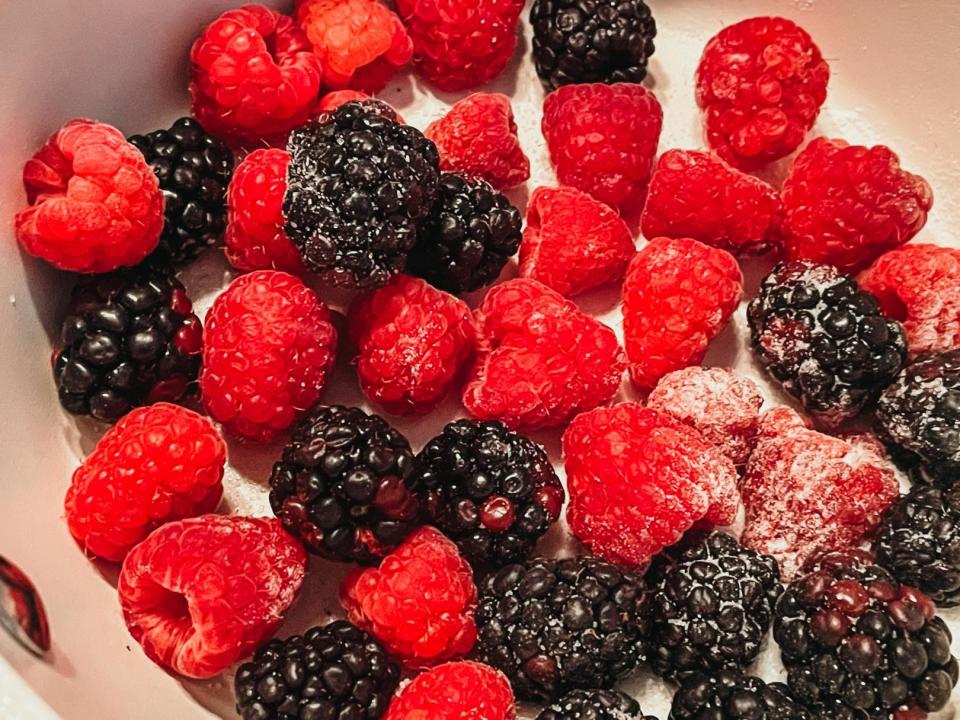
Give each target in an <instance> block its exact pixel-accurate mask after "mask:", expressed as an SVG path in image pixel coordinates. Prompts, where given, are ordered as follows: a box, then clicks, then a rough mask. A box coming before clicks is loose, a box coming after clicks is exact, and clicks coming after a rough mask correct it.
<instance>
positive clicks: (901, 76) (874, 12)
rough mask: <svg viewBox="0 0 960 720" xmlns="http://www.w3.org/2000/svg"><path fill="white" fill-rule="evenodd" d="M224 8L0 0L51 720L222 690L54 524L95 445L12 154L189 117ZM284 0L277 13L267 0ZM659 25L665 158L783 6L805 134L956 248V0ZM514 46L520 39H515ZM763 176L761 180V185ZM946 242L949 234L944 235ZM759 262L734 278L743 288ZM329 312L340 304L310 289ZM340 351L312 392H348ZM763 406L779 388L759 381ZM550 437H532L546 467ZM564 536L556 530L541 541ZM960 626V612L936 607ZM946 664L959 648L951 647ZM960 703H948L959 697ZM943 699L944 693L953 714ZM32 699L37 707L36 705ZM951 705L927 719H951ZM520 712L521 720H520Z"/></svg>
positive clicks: (716, 5) (22, 436) (8, 548)
mask: <svg viewBox="0 0 960 720" xmlns="http://www.w3.org/2000/svg"><path fill="white" fill-rule="evenodd" d="M237 4H239V1H238V0H165V2H146V1H141V2H136V1H133V2H131V1H129V0H84V1H83V2H77V1H76V0H39V2H36V1H30V0H5V2H0V48H2V53H3V63H4V66H3V71H2V81H0V128H2V131H0V218H2V220H0V223H2V224H0V232H2V235H3V241H2V242H0V258H2V262H0V299H3V300H4V302H2V303H0V338H2V350H3V351H2V352H0V378H2V381H0V382H2V392H0V398H2V403H0V407H2V410H3V418H4V420H5V422H4V427H3V432H2V433H0V456H2V457H3V459H4V462H5V467H6V471H5V473H4V474H3V476H2V480H0V483H2V487H3V504H2V509H0V553H3V554H5V555H9V556H10V557H11V558H13V559H14V560H15V561H16V562H17V563H18V564H19V565H20V566H22V567H23V568H24V570H25V571H26V572H27V573H28V574H29V575H30V576H31V577H32V579H33V580H34V582H35V583H36V584H37V586H38V587H39V588H40V590H41V592H42V593H43V596H44V600H45V602H46V605H47V608H48V610H49V613H50V622H51V629H52V634H53V643H54V646H53V651H52V653H51V655H50V658H49V660H48V661H46V662H40V661H37V660H35V659H34V658H33V657H32V656H30V655H28V654H27V653H26V652H25V651H21V650H20V649H19V648H18V647H16V646H15V645H13V644H11V643H9V642H3V640H2V639H0V655H2V656H3V657H5V658H6V660H7V661H8V662H9V664H10V666H11V667H12V668H13V669H15V670H16V671H17V672H19V673H20V674H21V675H22V677H23V678H24V679H25V680H26V682H27V683H29V685H31V686H32V687H33V688H34V689H35V690H36V691H37V692H38V693H39V694H40V695H42V696H43V697H44V698H45V699H46V700H47V702H49V704H50V705H51V706H52V707H53V708H54V709H55V710H56V711H57V713H59V714H60V715H61V716H62V717H64V718H67V719H68V720H72V719H74V718H83V719H85V718H99V719H100V720H115V719H116V720H120V719H121V718H123V719H126V718H138V719H143V720H161V719H163V720H167V719H169V718H174V717H175V718H183V719H184V720H187V719H189V720H192V719H194V718H211V717H235V715H234V714H233V711H232V698H231V691H230V678H229V677H227V676H225V677H224V678H221V679H216V680H213V681H210V682H183V681H179V680H177V679H175V678H172V677H170V676H168V675H165V674H164V673H163V672H161V671H160V670H158V669H157V668H156V667H155V666H153V665H152V664H151V663H150V662H149V661H148V660H147V659H146V658H145V657H144V656H143V654H142V653H141V652H140V650H139V648H138V647H137V646H136V644H135V643H134V642H133V641H132V640H131V638H130V637H129V635H128V634H127V632H126V630H125V628H124V626H123V621H122V619H121V616H120V612H119V608H118V604H117V601H116V596H115V591H114V588H113V585H114V581H115V576H116V570H115V568H114V567H110V566H108V565H97V564H94V563H90V562H88V561H87V560H85V559H84V557H83V555H82V554H81V553H80V552H79V551H78V550H77V548H76V546H75V545H74V544H73V542H72V541H71V540H70V537H69V535H68V533H67V530H66V527H65V524H64V523H63V521H62V500H63V494H64V492H65V490H66V487H67V485H68V483H69V478H70V473H71V471H72V469H73V468H74V467H75V466H76V465H77V464H78V462H79V460H80V459H81V457H82V456H83V454H84V452H86V451H88V450H89V449H90V447H92V445H93V443H94V442H95V441H96V437H97V431H96V429H95V428H94V427H93V426H92V425H90V424H87V423H83V422H80V423H78V422H76V421H75V420H74V419H72V418H70V417H68V416H67V415H65V414H64V413H62V412H61V411H60V409H59V406H58V404H57V401H56V395H55V391H54V386H53V382H52V381H51V379H50V371H49V366H48V358H49V355H50V351H51V347H52V338H54V337H55V336H56V334H57V332H58V329H57V328H58V318H59V313H60V309H61V307H62V301H63V299H64V298H65V296H66V294H67V293H68V291H69V288H70V286H71V283H72V280H71V279H70V278H69V277H67V276H65V275H61V274H58V273H56V272H54V271H52V270H50V269H49V268H47V267H44V266H43V265H42V264H41V263H39V262H37V261H34V260H33V259H31V258H27V257H24V256H22V255H21V254H20V253H19V252H18V251H17V248H16V246H15V243H14V241H13V238H12V217H13V213H14V212H15V210H16V209H17V208H18V207H19V206H20V205H21V204H22V203H23V201H24V199H23V193H22V189H21V185H20V181H19V174H20V168H21V166H22V163H23V162H24V160H25V159H26V158H27V157H29V155H30V154H31V153H32V152H33V151H34V150H35V149H36V148H37V147H38V146H39V145H40V143H41V142H42V141H43V140H44V139H45V138H46V136H47V135H48V134H49V133H50V132H52V131H53V130H55V129H56V128H57V127H58V126H59V125H61V124H62V123H63V122H65V121H66V120H68V119H70V118H72V117H75V116H88V117H94V118H97V119H99V120H103V121H105V122H110V123H112V124H114V125H116V126H118V127H120V128H121V129H122V130H123V131H124V132H125V133H127V134H130V133H133V132H141V131H148V130H151V129H154V128H157V127H161V126H166V124H167V123H168V122H169V121H171V120H173V119H174V118H175V117H177V116H178V115H180V114H182V113H183V111H184V110H185V109H186V103H187V100H186V90H185V88H186V58H187V53H188V49H189V44H190V42H191V41H192V39H193V37H194V36H195V35H196V33H197V32H198V31H199V29H200V27H201V26H202V25H203V23H204V22H207V21H209V20H210V19H212V18H213V17H214V16H216V15H217V14H218V12H220V11H222V10H223V9H225V8H227V7H230V6H233V5H237ZM273 4H281V3H273ZM651 4H652V5H653V8H654V12H655V15H656V17H657V21H658V25H659V32H660V34H659V37H658V41H657V52H656V55H655V56H654V60H653V62H652V64H651V75H652V79H651V83H650V84H651V86H652V87H653V88H654V89H655V90H656V93H657V95H658V96H659V98H660V101H661V103H663V105H664V110H665V122H664V133H663V138H662V141H661V150H666V149H669V148H672V147H683V148H695V147H701V146H702V141H701V135H700V130H699V121H698V117H697V113H696V109H695V106H694V102H693V71H694V68H695V66H696V62H697V59H698V57H699V54H700V51H701V50H702V48H703V45H704V44H705V43H706V41H707V39H708V38H709V37H710V36H711V35H713V34H714V33H715V32H716V31H717V30H719V29H720V28H721V27H723V26H724V25H725V24H729V23H731V22H735V21H737V20H740V19H743V18H746V17H750V16H753V15H760V14H781V15H785V16H788V17H791V18H794V19H796V20H797V21H799V22H800V23H801V24H802V25H804V26H805V27H806V28H807V29H808V30H809V31H810V32H811V34H812V35H813V36H814V38H815V39H816V40H817V42H818V43H819V45H820V47H821V48H822V50H823V52H824V54H825V56H826V57H827V58H828V59H829V60H830V63H831V68H832V78H831V84H830V94H829V98H828V100H827V105H826V107H825V109H824V111H823V113H822V115H821V118H820V121H819V122H818V124H817V127H816V129H815V133H817V134H826V135H831V136H841V137H843V138H845V139H846V140H848V141H851V142H856V143H863V144H871V143H881V142H882V143H885V144H888V145H890V146H892V147H893V148H894V149H895V150H897V151H898V152H899V153H900V155H901V158H902V160H903V164H904V166H905V167H906V168H908V169H910V170H912V171H915V172H918V173H921V174H923V175H924V176H925V177H926V178H927V179H928V180H929V181H930V182H931V184H932V185H933V188H934V193H935V197H936V205H935V208H934V211H933V214H932V216H931V219H930V222H929V224H928V226H927V228H926V229H925V230H924V231H923V233H922V234H921V239H923V240H925V241H928V242H936V243H940V244H945V245H946V244H957V240H956V236H955V228H956V226H957V224H958V223H960V164H958V160H957V158H958V156H960V91H958V89H957V79H956V68H957V67H960V44H958V43H957V38H958V37H960V2H956V1H955V0H884V1H883V2H880V1H879V0H829V1H828V0H792V1H791V0H723V1H722V2H711V1H709V0H652V2H651ZM525 33H526V34H527V35H529V28H526V27H525ZM529 48H530V43H529V37H528V38H527V39H526V40H525V41H524V42H521V46H520V49H519V50H518V53H517V56H516V57H515V59H514V61H513V62H512V63H511V65H510V67H509V68H508V70H507V72H506V73H505V74H504V75H503V76H502V77H501V78H499V79H498V81H497V82H496V83H495V84H494V85H493V89H495V90H498V91H502V92H505V93H507V94H508V95H511V96H512V98H513V104H514V111H515V113H516V115H517V120H518V124H519V126H520V137H521V142H522V144H523V147H524V149H525V150H526V151H527V153H528V154H529V156H530V159H531V161H532V166H533V177H532V178H531V180H530V182H529V183H528V185H527V188H526V189H525V190H521V191H519V192H516V193H513V199H514V201H515V202H517V203H518V204H519V205H520V206H521V207H522V206H523V204H524V203H525V198H526V196H527V194H528V191H532V189H533V188H535V187H536V186H537V185H538V184H544V183H551V182H553V180H554V178H553V175H552V171H551V170H550V168H549V164H548V162H547V157H546V150H545V148H544V143H543V140H542V138H541V136H540V132H539V122H540V105H541V101H542V97H543V93H542V91H541V89H540V85H539V83H538V81H537V78H536V75H535V73H534V71H533V67H532V64H531V63H530V60H529ZM381 96H382V97H383V98H384V99H385V100H387V101H389V102H391V103H392V104H394V105H395V106H396V107H397V108H398V109H399V110H400V111H401V112H402V114H403V115H404V117H405V118H406V119H407V121H408V122H410V123H412V124H414V125H417V126H418V127H421V128H422V127H425V125H426V123H427V122H428V121H430V120H431V119H433V118H435V117H438V116H440V115H441V114H442V113H443V112H444V109H445V108H446V107H447V105H449V104H450V103H452V102H453V101H454V100H456V99H457V98H458V97H460V95H451V94H439V95H438V94H436V93H434V92H432V91H431V90H430V89H429V88H426V87H423V86H421V85H420V84H419V83H418V82H417V81H416V80H415V79H414V78H413V77H412V76H410V75H404V76H402V77H400V78H398V79H397V81H396V83H394V85H393V86H392V87H391V88H390V89H388V90H387V91H386V92H384V93H383V94H382V95H381ZM775 174H776V173H775V172H774V173H772V175H775ZM952 230H953V231H952ZM225 267H226V266H225V265H224V264H223V263H222V262H219V261H218V260H216V259H212V260H209V261H207V262H205V263H203V265H202V266H200V267H197V268H195V270H194V271H192V272H191V273H190V275H189V277H188V279H187V280H188V285H189V286H190V290H191V292H192V294H193V295H194V297H195V298H196V297H197V293H199V294H201V295H203V300H202V301H201V302H200V303H199V305H200V306H201V307H202V308H203V309H205V308H206V307H207V306H208V305H209V301H210V299H211V295H212V293H213V292H214V291H215V290H216V289H218V288H219V287H221V285H222V284H223V282H224V281H225V279H226V276H225V274H224V271H225ZM765 267H766V266H765V265H764V263H763V262H761V263H759V264H757V263H754V264H750V265H748V266H746V267H745V271H746V275H747V279H748V282H747V286H748V293H751V294H752V293H753V292H754V291H755V288H756V284H757V281H758V280H759V277H760V276H761V275H762V273H763V271H764V269H765ZM323 294H324V296H325V297H326V298H327V299H328V300H329V301H331V303H332V304H334V305H338V306H340V307H342V304H343V302H344V300H345V297H344V296H343V295H342V294H341V295H334V294H331V293H327V292H325V293H323ZM581 305H582V306H583V307H584V308H585V309H586V310H588V311H590V312H593V313H595V314H597V315H600V316H606V317H607V319H609V320H610V321H611V322H612V323H615V322H616V316H617V312H616V310H615V309H614V308H615V305H616V290H615V289H612V290H609V289H608V290H601V291H598V292H595V293H591V294H588V295H587V296H585V297H583V298H582V299H581ZM744 335H745V323H744V321H743V315H742V311H741V312H740V313H738V316H737V318H736V322H735V325H734V327H732V328H731V329H730V330H728V331H727V332H726V333H724V335H723V336H722V338H721V339H720V340H719V341H718V342H717V344H716V346H715V347H714V348H712V349H711V352H710V354H709V355H708V358H707V360H708V363H710V364H717V365H735V366H737V367H738V368H740V369H742V370H743V371H744V372H746V373H747V374H749V375H751V376H753V377H755V378H758V379H760V380H762V381H763V380H764V378H763V376H762V374H761V373H760V372H759V370H758V368H756V367H755V366H754V365H753V364H752V363H751V360H750V355H749V351H748V350H747V346H746V344H745V342H744ZM346 360H347V359H346V358H344V357H341V358H340V360H339V362H338V370H337V373H336V375H335V376H334V378H333V380H332V382H331V385H330V388H329V390H328V391H327V392H326V394H325V396H324V399H325V400H326V401H331V402H333V401H340V402H357V401H358V400H359V398H360V396H359V393H358V392H357V389H356V382H355V380H354V379H353V375H352V372H351V370H350V368H349V365H348V363H347V362H346ZM767 388H768V390H769V396H770V398H771V399H772V400H776V401H778V402H782V401H783V396H782V395H781V394H780V393H779V392H778V391H776V390H775V389H772V388H770V387H769V386H767ZM461 412H462V408H460V406H459V404H458V403H457V402H456V401H455V400H450V401H449V402H448V403H446V404H445V405H444V406H443V408H441V410H440V411H438V412H437V413H434V414H433V415H431V416H430V417H428V418H427V419H425V420H421V421H414V422H398V423H397V425H398V427H400V428H401V429H402V430H403V431H404V432H406V433H407V435H408V436H409V437H410V439H411V441H412V442H413V444H414V446H415V448H416V449H419V447H420V446H421V445H422V444H423V443H424V441H426V440H427V439H428V438H429V437H431V436H432V435H433V434H435V433H436V432H437V431H438V430H439V429H440V428H441V427H442V426H443V424H444V423H445V422H446V421H447V420H449V419H450V418H452V417H453V416H455V415H457V414H459V413H461ZM558 438H559V433H558V432H553V433H543V434H540V435H538V436H537V439H538V440H540V441H541V442H543V443H544V444H545V445H546V446H547V448H548V450H549V451H550V452H551V454H552V456H553V457H554V459H555V460H558V459H559V453H558V450H559V442H558ZM278 447H279V446H277V447H274V448H262V447H243V446H239V445H237V444H236V443H231V445H230V458H231V470H230V472H229V475H228V479H227V485H228V491H227V500H226V503H225V507H224V509H226V510H236V511H240V512H254V513H257V514H264V513H266V512H267V504H266V494H265V492H266V491H265V481H266V478H267V474H268V471H269V466H270V464H271V463H272V462H273V460H274V458H275V456H276V455H277V453H278ZM564 544H566V543H565V541H564V540H563V536H562V532H561V531H559V530H558V531H554V532H553V533H551V536H550V538H549V539H548V540H547V541H546V543H545V545H544V548H545V549H547V550H553V549H556V548H557V547H559V546H560V545H564ZM344 569H345V568H344V567H343V566H336V565H333V564H329V563H324V562H321V561H318V560H313V561H312V563H311V570H310V575H309V578H308V581H307V584H306V587H305V588H304V592H303V595H302V597H301V600H300V601H299V603H298V604H297V605H296V606H295V608H294V609H293V611H292V613H291V615H290V617H289V619H288V621H287V623H286V625H285V626H284V628H283V629H282V630H281V634H288V633H289V632H293V631H297V630H300V629H304V628H306V627H308V626H310V625H312V624H315V623H318V622H323V621H325V619H326V618H327V617H328V612H329V611H333V610H335V608H336V600H335V595H336V585H337V583H338V581H339V578H340V577H341V576H342V574H343V571H344ZM945 615H946V616H947V617H948V619H949V620H950V621H951V624H952V625H953V626H954V627H960V622H958V621H960V613H958V612H950V613H945ZM954 650H955V652H956V651H958V650H960V642H955V643H954ZM776 656H777V653H776V649H775V647H768V648H767V651H766V653H765V655H764V656H763V658H762V660H761V661H760V663H759V664H758V669H757V670H758V672H759V673H760V674H762V675H763V676H764V677H766V678H768V679H771V678H776V677H777V676H778V673H779V671H780V668H779V665H778V662H777V661H776ZM625 687H627V688H629V689H630V690H631V691H633V692H634V693H635V694H636V695H637V696H638V697H639V698H640V699H641V701H642V702H643V706H644V709H645V711H646V712H647V713H650V714H655V715H657V716H659V717H660V718H661V720H666V717H667V710H668V707H669V697H670V695H669V690H668V689H667V686H666V685H664V684H663V683H661V682H660V681H658V680H655V679H653V678H650V677H649V676H647V675H640V676H638V677H637V678H636V679H634V680H632V681H630V682H629V683H628V684H627V685H626V686H625ZM22 695H23V690H22V687H21V686H20V684H19V683H17V682H14V681H13V680H12V679H11V676H10V674H9V673H8V672H7V668H6V667H5V666H4V665H3V663H2V660H0V717H2V718H5V719H6V718H10V719H14V718H18V719H19V718H23V719H29V720H33V719H34V718H45V717H47V715H45V714H44V711H43V710H42V708H40V709H37V710H33V709H32V706H31V705H30V703H29V701H27V700H25V699H23V697H22ZM956 697H957V695H955V698H956ZM957 706H958V703H957V701H956V700H955V701H954V708H955V707H957ZM38 707H39V706H38ZM954 708H951V709H949V710H947V711H945V712H944V713H942V714H941V715H940V717H943V718H947V717H953V716H954V714H955V709H954ZM529 717H532V716H529Z"/></svg>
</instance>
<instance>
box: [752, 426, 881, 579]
mask: <svg viewBox="0 0 960 720" xmlns="http://www.w3.org/2000/svg"><path fill="white" fill-rule="evenodd" d="M740 490H741V492H742V493H743V502H744V505H745V506H746V509H747V520H746V525H745V527H744V531H743V538H742V541H743V544H744V545H746V546H747V547H750V548H753V549H754V550H756V551H757V552H762V553H767V554H769V555H773V556H774V557H776V558H777V560H778V561H779V562H780V574H781V575H782V576H783V578H784V579H785V580H791V579H793V578H794V577H795V576H796V574H797V572H798V571H799V570H800V568H801V567H803V564H804V563H805V562H806V561H807V560H808V559H809V558H811V557H813V556H814V555H816V554H819V553H821V552H830V551H834V550H846V549H849V548H853V547H856V546H858V545H859V544H860V542H861V541H862V540H863V539H864V537H865V536H866V535H868V534H869V533H870V532H872V531H873V530H874V529H876V527H877V525H878V524H879V522H880V517H881V515H882V514H883V511H884V510H885V509H886V508H887V506H888V505H889V504H890V503H891V502H892V501H893V499H894V498H896V497H897V495H898V493H899V488H898V485H897V480H896V477H895V476H894V473H893V467H892V466H891V465H890V463H889V462H888V461H887V460H886V458H885V456H884V450H883V446H882V445H881V444H880V442H879V441H878V440H877V439H876V438H875V437H874V436H873V435H856V436H852V437H848V438H845V439H841V438H836V437H831V436H830V435H824V434H823V433H819V432H816V431H815V430H811V429H810V428H809V427H808V426H807V424H806V421H805V420H804V419H803V418H802V417H801V416H800V415H799V414H797V412H796V411H794V410H792V409H790V408H786V407H778V408H775V409H773V410H771V411H770V412H768V413H766V414H765V415H764V416H763V417H762V418H761V419H760V428H759V433H758V435H757V446H756V449H755V450H754V451H753V454H752V455H751V456H750V462H749V463H748V464H747V471H746V474H745V475H744V478H743V482H742V483H741V486H740Z"/></svg>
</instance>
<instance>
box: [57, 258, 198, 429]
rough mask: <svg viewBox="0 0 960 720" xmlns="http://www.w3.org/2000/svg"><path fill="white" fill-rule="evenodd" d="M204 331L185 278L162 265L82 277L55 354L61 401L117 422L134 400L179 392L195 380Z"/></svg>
mask: <svg viewBox="0 0 960 720" xmlns="http://www.w3.org/2000/svg"><path fill="white" fill-rule="evenodd" d="M202 336H203V330H202V328H201V325H200V320H199V318H197V316H196V315H194V314H193V305H192V303H191V302H190V298H188V297H187V293H186V291H185V290H184V288H183V285H181V284H180V282H179V281H177V280H176V279H175V278H174V277H173V276H172V275H171V274H169V273H167V272H166V271H163V270H160V269H155V268H154V269H151V268H145V267H141V268H139V269H135V270H129V271H119V272H116V273H112V274H109V275H99V276H91V277H87V278H84V279H81V281H80V283H79V284H78V285H77V287H76V288H75V289H74V291H73V297H72V300H71V303H70V309H69V310H68V314H67V317H66V319H65V320H64V321H63V327H62V330H61V343H62V346H61V348H60V350H59V351H58V352H57V354H56V356H55V357H54V363H53V374H54V378H55V380H56V383H57V392H58V394H59V396H60V403H61V405H63V407H64V408H65V409H66V410H67V411H68V412H70V413H73V414H74V415H92V416H93V417H95V418H97V419H98V420H103V421H106V422H116V421H117V420H119V419H120V418H121V417H122V416H123V415H124V414H125V413H127V412H129V411H130V409H131V408H133V407H136V406H139V405H149V404H151V403H155V402H159V401H161V400H167V401H176V400H179V399H181V398H182V397H184V395H186V394H187V392H188V391H189V390H190V389H191V388H192V387H193V386H194V385H195V383H196V381H197V374H198V373H199V371H200V351H201V346H202V343H203V339H202Z"/></svg>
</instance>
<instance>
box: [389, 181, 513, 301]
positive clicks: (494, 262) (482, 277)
mask: <svg viewBox="0 0 960 720" xmlns="http://www.w3.org/2000/svg"><path fill="white" fill-rule="evenodd" d="M521 225H522V221H521V219H520V211H519V210H517V209H516V208H515V207H514V206H513V205H511V204H510V201H509V200H507V198H506V196H505V195H503V193H500V192H497V191H496V190H494V189H493V186H491V185H490V184H489V183H487V182H486V181H484V180H479V179H473V178H467V177H462V176H460V175H456V174H454V173H443V174H442V175H441V176H440V189H439V192H438V195H437V200H436V202H435V203H434V206H433V209H432V210H431V212H430V215H429V216H428V217H427V219H426V220H425V221H424V222H423V224H422V225H421V226H420V233H419V235H418V237H417V243H416V245H414V246H413V250H411V251H410V259H409V261H408V263H407V271H408V272H409V273H410V274H411V275H416V276H417V277H421V278H423V279H424V280H426V281H427V282H429V283H430V284H431V285H433V286H434V287H438V288H440V289H441V290H446V291H447V292H451V293H454V294H457V293H464V292H471V291H473V290H478V289H479V288H481V287H483V286H484V285H489V284H490V283H492V282H493V281H494V280H496V279H497V277H499V275H500V271H501V270H503V266H504V265H506V264H507V260H508V259H509V258H510V256H511V255H513V254H514V253H516V252H517V250H518V249H519V247H520V239H521V234H520V228H521Z"/></svg>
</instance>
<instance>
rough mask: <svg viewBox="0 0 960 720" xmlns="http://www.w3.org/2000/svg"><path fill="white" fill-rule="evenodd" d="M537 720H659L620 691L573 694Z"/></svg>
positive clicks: (592, 691)
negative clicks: (646, 712)
mask: <svg viewBox="0 0 960 720" xmlns="http://www.w3.org/2000/svg"><path fill="white" fill-rule="evenodd" d="M537 720H657V719H656V718H654V717H650V716H647V715H644V714H643V710H641V709H640V703H638V702H637V701H636V700H634V699H633V698H632V697H630V696H629V695H627V694H625V693H622V692H620V691H619V690H573V691H571V692H569V693H567V694H566V695H564V696H563V697H562V698H560V699H559V700H558V701H557V702H555V703H554V704H553V705H551V706H550V707H548V708H547V709H546V710H544V711H543V712H541V713H540V714H539V715H537Z"/></svg>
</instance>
